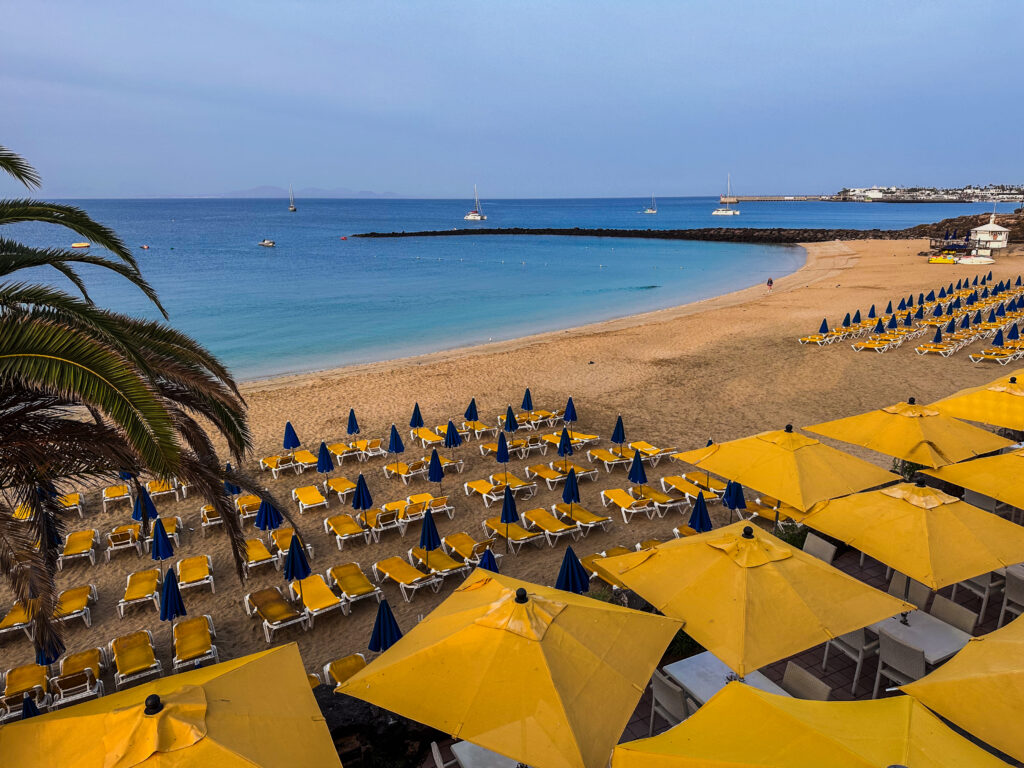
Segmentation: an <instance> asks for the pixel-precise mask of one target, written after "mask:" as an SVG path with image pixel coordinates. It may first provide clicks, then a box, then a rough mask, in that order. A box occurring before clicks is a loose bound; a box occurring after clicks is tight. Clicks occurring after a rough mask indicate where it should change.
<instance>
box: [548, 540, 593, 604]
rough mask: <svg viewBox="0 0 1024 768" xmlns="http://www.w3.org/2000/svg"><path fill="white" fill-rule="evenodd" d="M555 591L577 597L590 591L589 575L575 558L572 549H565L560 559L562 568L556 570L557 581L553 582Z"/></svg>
mask: <svg viewBox="0 0 1024 768" xmlns="http://www.w3.org/2000/svg"><path fill="white" fill-rule="evenodd" d="M555 589H562V590H565V591H566V592H573V593H575V594H577V595H582V594H583V593H584V592H587V591H588V590H589V589H590V574H588V573H587V570H586V568H584V567H583V563H581V562H580V559H579V558H578V557H576V553H575V552H573V551H572V547H566V548H565V555H564V556H563V557H562V567H561V568H559V569H558V580H557V581H556V582H555Z"/></svg>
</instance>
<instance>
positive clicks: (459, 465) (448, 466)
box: [422, 454, 466, 475]
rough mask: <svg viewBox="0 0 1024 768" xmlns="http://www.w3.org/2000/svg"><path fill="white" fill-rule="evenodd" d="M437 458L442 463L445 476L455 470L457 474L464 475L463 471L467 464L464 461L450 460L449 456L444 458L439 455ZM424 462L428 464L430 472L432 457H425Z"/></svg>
mask: <svg viewBox="0 0 1024 768" xmlns="http://www.w3.org/2000/svg"><path fill="white" fill-rule="evenodd" d="M437 458H438V460H439V461H440V462H441V469H443V470H444V471H445V474H448V473H450V471H451V470H453V469H454V470H455V471H456V472H458V473H459V474H460V475H461V474H462V470H463V469H465V468H466V462H464V461H463V460H462V459H450V458H448V457H447V456H442V455H441V454H438V455H437ZM422 460H423V461H424V462H426V464H427V471H428V472H429V470H430V457H429V456H424V457H423V459H422Z"/></svg>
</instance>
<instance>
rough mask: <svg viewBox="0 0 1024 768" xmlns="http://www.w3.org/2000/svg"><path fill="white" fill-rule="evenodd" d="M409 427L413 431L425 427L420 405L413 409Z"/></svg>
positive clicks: (417, 404)
mask: <svg viewBox="0 0 1024 768" xmlns="http://www.w3.org/2000/svg"><path fill="white" fill-rule="evenodd" d="M409 426H410V427H411V428H412V429H419V428H420V427H422V426H423V416H422V415H420V404H419V403H416V405H414V406H413V407H412V418H410V419H409Z"/></svg>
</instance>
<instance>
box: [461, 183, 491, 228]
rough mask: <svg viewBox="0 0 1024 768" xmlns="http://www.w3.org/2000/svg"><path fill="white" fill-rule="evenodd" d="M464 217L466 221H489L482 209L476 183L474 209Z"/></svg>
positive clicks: (474, 186) (474, 187)
mask: <svg viewBox="0 0 1024 768" xmlns="http://www.w3.org/2000/svg"><path fill="white" fill-rule="evenodd" d="M462 218H463V219H465V220H466V221H487V217H486V216H485V215H484V214H483V212H482V211H481V210H480V195H478V194H477V193H476V184H474V185H473V210H472V211H470V212H469V213H467V214H466V215H465V216H463V217H462Z"/></svg>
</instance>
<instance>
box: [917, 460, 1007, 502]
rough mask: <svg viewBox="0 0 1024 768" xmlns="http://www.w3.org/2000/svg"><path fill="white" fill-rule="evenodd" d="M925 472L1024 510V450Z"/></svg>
mask: <svg viewBox="0 0 1024 768" xmlns="http://www.w3.org/2000/svg"><path fill="white" fill-rule="evenodd" d="M924 473H925V474H926V475H931V476H932V477H937V478H939V480H945V481H946V482H947V483H952V484H953V485H958V486H960V487H961V488H967V489H969V490H972V491H976V492H977V493H980V494H983V495H985V496H990V497H991V498H993V499H996V500H998V501H1002V502H1004V503H1006V504H1009V505H1010V506H1012V507H1017V508H1018V509H1024V483H1021V481H1020V478H1021V477H1024V449H1022V450H1017V451H1011V452H1010V453H1001V454H999V455H998V456H986V457H985V458H983V459H976V460H974V461H965V462H964V463H963V464H950V465H949V466H948V467H940V468H939V469H934V470H924Z"/></svg>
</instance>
